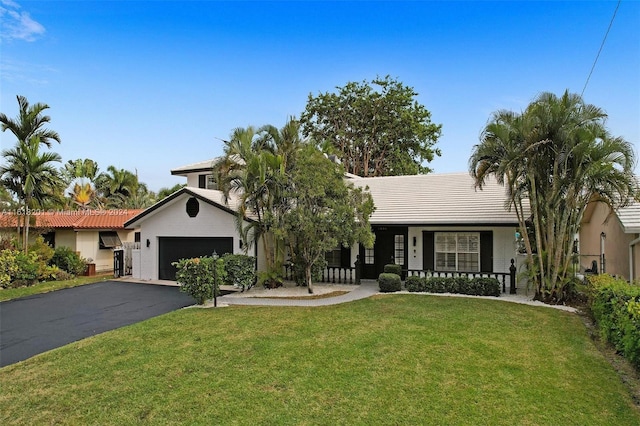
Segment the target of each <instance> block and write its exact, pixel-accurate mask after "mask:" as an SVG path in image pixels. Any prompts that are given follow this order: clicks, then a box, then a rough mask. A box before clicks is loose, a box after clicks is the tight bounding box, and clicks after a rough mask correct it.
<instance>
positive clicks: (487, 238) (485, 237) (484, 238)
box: [480, 231, 493, 272]
mask: <svg viewBox="0 0 640 426" xmlns="http://www.w3.org/2000/svg"><path fill="white" fill-rule="evenodd" d="M480 272H493V232H492V231H482V232H480Z"/></svg>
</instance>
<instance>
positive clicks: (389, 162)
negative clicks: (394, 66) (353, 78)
mask: <svg viewBox="0 0 640 426" xmlns="http://www.w3.org/2000/svg"><path fill="white" fill-rule="evenodd" d="M372 85H373V86H374V87H375V88H377V90H376V89H375V88H374V87H372ZM337 90H338V92H337V93H329V92H327V93H321V94H319V95H318V96H315V97H314V96H312V95H309V99H308V101H307V106H306V109H305V111H304V112H303V113H302V115H301V118H300V121H301V123H302V129H303V135H304V136H309V137H311V138H312V139H313V140H315V141H317V142H319V143H320V144H321V146H322V147H323V149H324V150H325V151H331V153H335V154H337V155H338V156H339V157H340V159H341V161H342V163H343V164H344V166H345V169H346V171H347V172H349V173H353V174H356V175H359V176H387V175H407V174H417V173H428V172H430V171H431V169H429V168H428V167H426V166H424V165H423V163H424V162H425V161H426V162H430V161H432V160H433V158H434V156H436V155H437V156H439V155H440V150H439V149H437V148H435V147H434V146H435V144H436V142H437V140H438V138H439V137H440V133H441V127H442V126H441V125H439V124H434V123H432V122H431V113H430V112H429V111H428V110H427V109H426V108H425V107H424V106H423V105H421V104H420V103H419V102H418V101H417V100H416V99H415V97H416V96H417V95H418V93H417V92H416V91H415V90H414V89H413V88H412V87H408V86H405V85H404V84H402V83H401V82H399V81H398V80H396V79H392V78H391V77H389V76H386V77H384V78H377V79H375V80H373V81H372V82H371V84H369V83H368V82H367V81H366V80H365V81H363V82H362V83H355V82H349V83H347V84H346V85H345V86H344V87H337Z"/></svg>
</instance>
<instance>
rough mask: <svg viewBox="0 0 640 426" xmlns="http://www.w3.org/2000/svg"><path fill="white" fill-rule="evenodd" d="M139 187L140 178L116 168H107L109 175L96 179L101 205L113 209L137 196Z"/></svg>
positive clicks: (105, 174)
mask: <svg viewBox="0 0 640 426" xmlns="http://www.w3.org/2000/svg"><path fill="white" fill-rule="evenodd" d="M138 185H139V184H138V176H136V175H135V174H133V173H131V172H130V171H129V170H125V169H118V168H116V167H115V166H109V167H107V173H101V174H100V175H99V176H98V177H97V178H96V189H97V192H98V194H99V196H100V198H101V203H102V204H104V205H110V206H112V207H119V206H120V205H121V204H123V203H124V200H125V199H126V198H128V197H131V196H132V195H133V194H135V193H136V191H137V188H138Z"/></svg>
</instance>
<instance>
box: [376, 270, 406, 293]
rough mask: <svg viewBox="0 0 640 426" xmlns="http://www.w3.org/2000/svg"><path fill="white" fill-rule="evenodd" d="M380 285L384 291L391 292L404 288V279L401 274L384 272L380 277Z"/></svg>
mask: <svg viewBox="0 0 640 426" xmlns="http://www.w3.org/2000/svg"><path fill="white" fill-rule="evenodd" d="M378 285H379V286H380V291H381V292H383V293H391V292H394V291H400V290H402V280H400V275H398V274H391V273H389V272H383V273H381V274H380V276H379V277H378Z"/></svg>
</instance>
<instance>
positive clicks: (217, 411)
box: [0, 295, 640, 425]
mask: <svg viewBox="0 0 640 426" xmlns="http://www.w3.org/2000/svg"><path fill="white" fill-rule="evenodd" d="M0 413H1V414H0V423H2V424H54V423H62V424H137V423H150V424H203V425H212V424H234V425H249V424H250V425H259V424H264V425H266V424H269V425H290V424H295V425H317V424H322V425H340V424H342V425H400V424H407V425H415V424H435V425H445V424H447V425H448V424H455V425H458V424H468V425H479V424H486V425H571V424H573V425H614V424H615V425H637V424H640V413H639V411H638V409H637V408H636V407H635V406H634V404H633V401H632V399H631V397H630V395H629V391H628V390H627V389H626V388H625V386H624V385H623V384H622V382H621V380H620V378H619V377H618V375H617V374H616V372H615V371H614V370H613V368H612V367H611V366H610V365H609V363H608V362H607V361H606V360H605V359H604V358H603V356H602V355H601V353H600V352H599V351H598V350H597V349H596V347H595V346H594V344H593V343H592V341H591V340H590V338H589V336H588V335H587V332H586V330H585V327H584V325H583V323H582V322H581V320H580V318H579V317H578V316H577V315H575V314H570V313H566V312H562V311H557V310H555V309H549V308H540V307H531V306H523V305H517V304H512V303H506V302H500V301H493V300H478V299H469V298H448V297H433V296H424V295H389V296H386V295H385V296H376V297H372V298H369V299H365V300H361V301H357V302H353V303H348V304H343V305H337V306H327V307H321V308H298V307H291V308H285V307H241V306H237V307H228V308H222V309H197V308H195V309H183V310H180V311H178V312H174V313H170V314H167V315H163V316H161V317H157V318H154V319H151V320H148V321H145V322H142V323H139V324H136V325H133V326H129V327H125V328H122V329H120V330H116V331H112V332H108V333H104V334H102V335H99V336H95V337H93V338H89V339H86V340H83V341H80V342H77V343H74V344H71V345H68V346H66V347H64V348H60V349H57V350H54V351H51V352H49V353H46V354H43V355H41V356H38V357H35V358H32V359H30V360H27V361H25V362H22V363H19V364H15V365H12V366H9V367H6V368H4V369H1V370H0Z"/></svg>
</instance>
